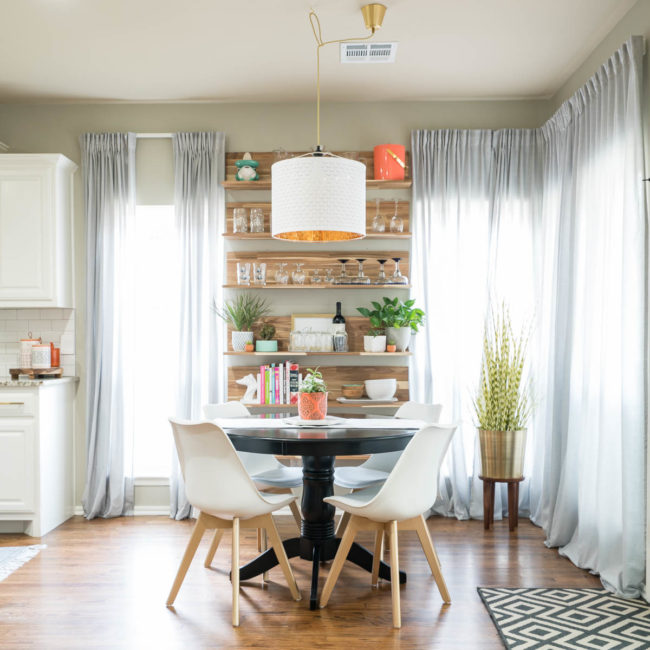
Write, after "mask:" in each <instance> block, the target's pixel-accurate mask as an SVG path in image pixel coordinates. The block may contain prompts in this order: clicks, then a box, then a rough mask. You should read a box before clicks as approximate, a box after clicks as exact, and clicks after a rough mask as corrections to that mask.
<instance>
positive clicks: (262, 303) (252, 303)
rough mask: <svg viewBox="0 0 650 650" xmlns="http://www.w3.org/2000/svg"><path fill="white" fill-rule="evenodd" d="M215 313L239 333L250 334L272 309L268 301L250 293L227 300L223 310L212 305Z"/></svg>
mask: <svg viewBox="0 0 650 650" xmlns="http://www.w3.org/2000/svg"><path fill="white" fill-rule="evenodd" d="M212 309H213V310H214V312H215V313H216V314H217V316H219V318H222V319H223V320H224V321H226V323H228V325H230V326H231V327H232V328H233V329H234V330H235V331H237V332H250V331H251V330H252V329H253V325H254V324H255V322H256V321H258V320H259V319H260V318H262V317H264V316H266V315H267V314H268V313H269V311H270V307H269V305H268V303H267V302H266V300H264V299H263V298H260V297H259V296H255V295H252V294H248V293H242V294H239V295H238V296H237V297H236V298H234V299H233V300H226V302H225V303H224V305H223V308H220V307H218V306H217V304H216V303H214V304H213V305H212Z"/></svg>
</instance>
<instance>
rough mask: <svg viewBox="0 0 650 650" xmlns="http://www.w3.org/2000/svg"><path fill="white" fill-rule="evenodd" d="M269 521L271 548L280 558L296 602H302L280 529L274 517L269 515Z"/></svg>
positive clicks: (268, 529)
mask: <svg viewBox="0 0 650 650" xmlns="http://www.w3.org/2000/svg"><path fill="white" fill-rule="evenodd" d="M267 521H268V523H267V525H266V532H267V533H268V535H269V537H270V540H271V546H272V547H273V550H274V551H275V556H276V557H277V558H278V562H279V564H280V567H281V568H282V572H283V573H284V577H285V579H286V581H287V584H288V585H289V591H291V595H292V596H293V597H294V599H295V600H300V599H301V598H302V596H301V595H300V590H299V589H298V585H297V583H296V579H295V577H294V575H293V571H292V570H291V565H290V564H289V558H288V557H287V552H286V551H285V550H284V546H283V545H282V540H281V539H280V535H279V533H278V529H277V528H276V527H275V522H274V521H273V517H272V516H271V515H268V520H267Z"/></svg>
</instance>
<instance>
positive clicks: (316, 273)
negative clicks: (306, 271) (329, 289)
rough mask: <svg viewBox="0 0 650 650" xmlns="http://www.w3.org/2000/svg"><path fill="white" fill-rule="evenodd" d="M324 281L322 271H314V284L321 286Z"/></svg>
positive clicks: (312, 277) (312, 280)
mask: <svg viewBox="0 0 650 650" xmlns="http://www.w3.org/2000/svg"><path fill="white" fill-rule="evenodd" d="M322 281H323V278H322V277H321V275H320V269H314V271H313V273H312V276H311V283H312V284H320V283H321V282H322Z"/></svg>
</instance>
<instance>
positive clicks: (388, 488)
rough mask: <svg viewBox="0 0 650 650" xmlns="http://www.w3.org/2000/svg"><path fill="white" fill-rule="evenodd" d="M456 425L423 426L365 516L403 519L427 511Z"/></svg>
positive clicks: (433, 497) (433, 498)
mask: <svg viewBox="0 0 650 650" xmlns="http://www.w3.org/2000/svg"><path fill="white" fill-rule="evenodd" d="M456 426H457V425H455V424H454V425H439V424H432V425H429V426H426V427H423V428H422V429H420V431H418V432H417V433H416V434H415V435H414V436H413V438H412V439H411V441H410V442H409V444H408V445H407V446H406V449H404V451H403V452H402V455H401V456H400V458H399V460H398V461H397V463H396V464H395V467H394V468H393V471H392V472H391V473H390V474H389V476H388V478H387V479H386V481H385V483H384V484H383V485H382V487H381V490H380V491H379V492H378V493H377V495H376V496H375V497H374V499H372V501H371V502H369V504H368V506H367V508H366V509H365V510H366V512H367V514H364V516H367V517H368V518H370V519H375V520H377V521H393V520H397V521H403V520H404V519H410V518H411V517H417V516H419V515H421V514H422V513H424V512H426V511H427V510H428V509H429V508H430V507H431V506H432V505H433V503H434V502H435V500H436V497H437V495H438V475H439V473H440V466H441V465H442V461H443V458H444V457H445V454H446V452H447V448H448V447H449V443H450V442H451V438H452V436H453V435H454V431H456Z"/></svg>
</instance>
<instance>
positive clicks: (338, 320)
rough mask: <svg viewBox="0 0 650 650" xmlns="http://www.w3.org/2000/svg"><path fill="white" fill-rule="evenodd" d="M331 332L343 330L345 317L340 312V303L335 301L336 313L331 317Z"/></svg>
mask: <svg viewBox="0 0 650 650" xmlns="http://www.w3.org/2000/svg"><path fill="white" fill-rule="evenodd" d="M332 332H334V334H336V333H337V332H345V318H344V316H343V314H342V313H341V303H340V302H337V303H336V314H335V316H334V318H332Z"/></svg>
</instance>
